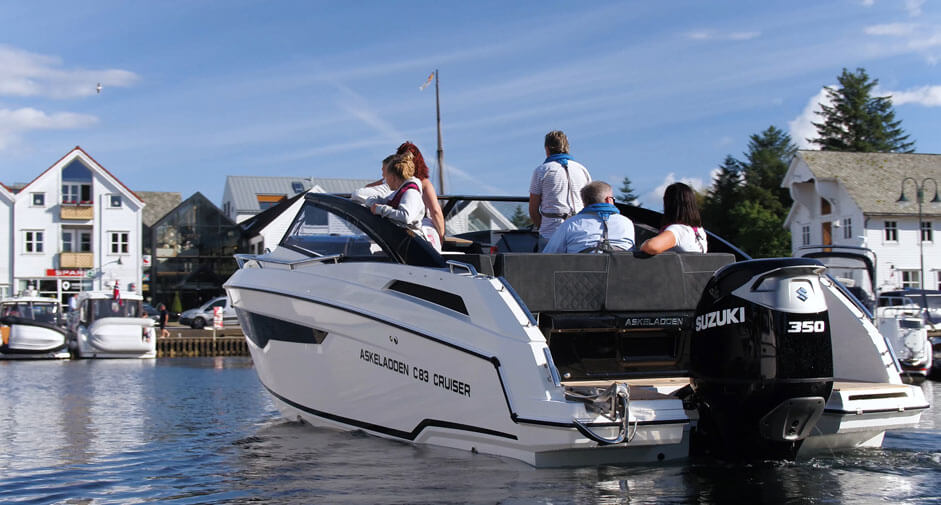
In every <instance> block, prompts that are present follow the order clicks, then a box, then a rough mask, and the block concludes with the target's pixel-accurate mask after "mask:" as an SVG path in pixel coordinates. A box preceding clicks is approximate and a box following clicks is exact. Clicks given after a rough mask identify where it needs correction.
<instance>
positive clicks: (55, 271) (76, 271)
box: [46, 268, 85, 277]
mask: <svg viewBox="0 0 941 505" xmlns="http://www.w3.org/2000/svg"><path fill="white" fill-rule="evenodd" d="M46 277H85V270H84V269H81V268H47V269H46Z"/></svg>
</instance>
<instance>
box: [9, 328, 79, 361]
mask: <svg viewBox="0 0 941 505" xmlns="http://www.w3.org/2000/svg"><path fill="white" fill-rule="evenodd" d="M4 332H5V333H6V335H5V340H6V341H7V343H6V345H4V346H2V347H0V358H2V359H37V358H54V359H63V358H68V357H69V350H68V347H67V343H66V336H65V333H64V331H62V330H57V329H54V328H49V327H47V326H41V325H33V324H11V325H9V326H5V327H4Z"/></svg>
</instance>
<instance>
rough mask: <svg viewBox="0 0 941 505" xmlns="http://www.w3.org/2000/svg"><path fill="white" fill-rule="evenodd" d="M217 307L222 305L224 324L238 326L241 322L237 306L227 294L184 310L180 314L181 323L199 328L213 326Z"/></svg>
mask: <svg viewBox="0 0 941 505" xmlns="http://www.w3.org/2000/svg"><path fill="white" fill-rule="evenodd" d="M216 307H222V324H223V325H224V326H238V324H239V322H238V317H237V316H236V315H235V308H233V307H232V304H231V303H229V298H228V297H227V296H220V297H218V298H213V299H212V300H209V301H208V302H206V303H204V304H203V305H202V306H200V307H198V308H195V309H189V310H184V311H183V312H182V313H181V314H180V324H185V325H189V326H190V327H192V328H194V329H197V330H198V329H200V328H205V327H206V326H212V318H213V316H214V309H215V308H216Z"/></svg>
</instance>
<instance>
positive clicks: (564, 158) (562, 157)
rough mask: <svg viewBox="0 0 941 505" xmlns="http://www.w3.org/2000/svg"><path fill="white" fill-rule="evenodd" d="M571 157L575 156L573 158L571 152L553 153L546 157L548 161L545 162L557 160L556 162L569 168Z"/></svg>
mask: <svg viewBox="0 0 941 505" xmlns="http://www.w3.org/2000/svg"><path fill="white" fill-rule="evenodd" d="M571 159H574V158H572V156H571V155H570V154H568V153H559V154H553V155H552V156H549V157H548V158H546V161H544V162H543V163H549V162H550V161H555V162H558V163H559V164H560V165H562V166H563V167H565V168H568V167H569V160H571Z"/></svg>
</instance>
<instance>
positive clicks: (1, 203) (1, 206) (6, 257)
mask: <svg viewBox="0 0 941 505" xmlns="http://www.w3.org/2000/svg"><path fill="white" fill-rule="evenodd" d="M12 239H13V192H12V191H10V188H8V187H6V186H4V185H3V184H0V242H2V243H4V244H12V243H13V240H12ZM11 265H13V248H12V247H7V250H5V251H4V250H0V298H4V297H6V296H9V295H11V294H12V293H10V273H11V272H10V267H11Z"/></svg>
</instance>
